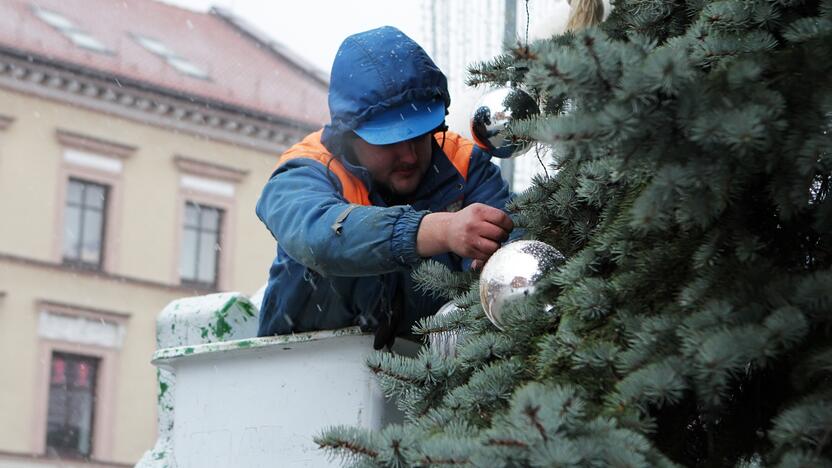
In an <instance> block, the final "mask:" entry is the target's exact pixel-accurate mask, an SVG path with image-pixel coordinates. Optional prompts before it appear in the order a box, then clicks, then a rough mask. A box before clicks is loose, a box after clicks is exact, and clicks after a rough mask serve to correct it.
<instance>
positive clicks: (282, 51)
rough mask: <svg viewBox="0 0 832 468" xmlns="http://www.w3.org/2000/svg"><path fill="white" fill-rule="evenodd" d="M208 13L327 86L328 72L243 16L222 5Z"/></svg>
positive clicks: (212, 8)
mask: <svg viewBox="0 0 832 468" xmlns="http://www.w3.org/2000/svg"><path fill="white" fill-rule="evenodd" d="M209 14H211V15H214V16H216V17H217V18H219V19H221V20H222V21H223V22H225V23H227V24H228V25H230V26H231V27H232V28H234V29H235V30H237V31H238V32H240V33H241V34H242V35H244V36H246V37H248V38H249V39H251V40H253V41H254V42H256V43H257V44H260V45H263V46H265V47H266V48H267V49H268V50H269V51H270V52H271V53H273V54H275V55H276V56H278V57H279V58H281V59H283V60H285V61H286V62H288V63H289V64H290V65H292V66H294V67H295V68H297V69H298V70H300V71H301V72H303V73H305V74H306V75H308V76H310V77H312V78H313V79H315V80H316V81H318V82H320V83H321V84H322V85H324V86H327V87H328V86H329V74H328V73H326V72H325V71H323V70H321V69H320V68H318V67H317V66H315V65H313V64H312V63H310V62H309V61H307V60H306V59H305V58H303V57H301V56H300V55H298V54H297V53H295V52H294V51H292V50H291V49H289V48H288V47H286V46H285V45H283V44H281V43H280V42H278V41H276V40H274V39H272V38H270V37H269V36H268V34H266V33H265V32H263V31H261V30H260V29H259V28H257V26H255V25H254V24H252V23H251V22H249V21H247V20H245V19H244V18H242V17H240V16H237V15H235V14H234V13H232V12H231V11H230V10H228V9H226V8H222V7H216V6H214V7H211V10H210V11H209Z"/></svg>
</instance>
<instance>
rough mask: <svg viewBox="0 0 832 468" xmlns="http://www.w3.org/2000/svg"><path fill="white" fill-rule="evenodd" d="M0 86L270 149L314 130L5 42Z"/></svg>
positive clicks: (278, 149) (0, 51) (278, 148)
mask: <svg viewBox="0 0 832 468" xmlns="http://www.w3.org/2000/svg"><path fill="white" fill-rule="evenodd" d="M0 87H2V88H6V89H10V90H13V91H18V92H22V93H26V94H31V95H34V96H38V97H43V98H47V99H53V100H57V101H61V102H65V103H68V104H71V105H76V106H79V107H83V108H87V109H91V110H94V111H99V112H103V113H107V114H111V115H116V116H119V117H124V118H127V119H131V120H135V121H139V122H141V123H145V124H149V125H154V126H158V127H162V128H164V129H167V130H171V131H178V132H184V133H189V134H193V135H197V136H200V137H204V138H208V139H211V140H216V141H222V142H226V143H231V144H235V145H241V146H245V147H249V148H253V149H257V150H261V151H265V152H268V153H272V154H274V153H278V154H279V153H281V152H283V151H284V150H285V149H286V148H287V147H288V146H289V144H290V143H292V142H294V141H297V140H299V139H301V138H302V137H303V136H305V135H306V134H307V133H308V132H310V131H313V130H317V128H316V127H315V126H312V125H310V124H306V123H300V122H294V121H291V120H288V119H284V118H281V117H279V116H275V115H269V114H264V113H261V112H257V111H255V110H252V109H247V108H242V107H237V106H233V105H230V104H227V103H223V102H218V101H212V100H210V99H207V98H202V97H198V96H193V95H188V94H184V93H180V92H177V91H174V90H170V89H166V88H161V87H156V86H153V85H151V84H148V83H144V82H138V81H135V80H132V81H131V80H130V79H127V78H123V77H117V76H113V75H107V74H105V73H103V72H98V71H96V70H91V69H87V68H84V67H80V66H78V65H73V64H67V63H62V62H58V61H55V60H51V59H48V58H45V57H39V56H36V55H33V54H26V53H22V52H21V51H17V50H12V49H7V48H3V47H0ZM9 123H10V121H9ZM7 126H8V125H7ZM2 129H3V124H2V121H1V120H0V130H2Z"/></svg>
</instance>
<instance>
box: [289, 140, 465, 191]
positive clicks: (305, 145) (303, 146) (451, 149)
mask: <svg viewBox="0 0 832 468" xmlns="http://www.w3.org/2000/svg"><path fill="white" fill-rule="evenodd" d="M322 133H323V130H318V131H317V132H315V133H311V134H309V135H307V136H306V137H305V138H304V139H303V140H302V141H301V142H300V143H297V144H296V145H294V146H292V147H291V148H289V149H288V150H286V152H285V153H283V154H282V155H281V156H280V158H278V160H277V166H275V169H277V168H278V167H280V166H282V165H283V164H285V163H286V162H287V161H291V160H292V159H298V158H304V159H311V160H313V161H317V162H319V163H321V164H323V165H324V167H326V168H327V169H328V170H329V171H330V172H332V173H333V174H334V175H335V176H336V177H338V180H339V181H340V182H341V190H342V192H343V193H342V195H343V196H344V198H345V199H346V200H347V201H348V202H350V203H353V204H356V205H366V206H369V205H372V203H370V193H369V192H368V191H367V187H366V186H365V185H364V182H362V181H361V179H359V178H358V177H356V176H355V175H354V174H353V173H351V172H350V171H348V170H347V168H345V167H344V165H343V164H342V163H341V161H340V160H339V159H338V158H336V157H335V156H333V155H332V153H330V152H329V151H328V150H327V149H326V147H325V146H324V145H323V143H321V134H322ZM444 135H445V139H444V146H442V144H443V139H442V137H443V134H442V133H437V134H435V135H434V138H435V139H436V142H437V143H438V144H439V146H440V147H441V148H442V149H443V151H444V152H445V154H446V155H447V156H448V160H450V162H451V164H453V166H454V168H456V170H457V172H459V174H460V175H461V176H462V178H463V180H468V165H469V164H470V163H471V152H472V151H474V144H473V143H472V142H470V141H468V140H466V139H465V138H462V137H461V136H459V135H457V134H456V133H453V132H445V133H444Z"/></svg>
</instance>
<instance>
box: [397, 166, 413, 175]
mask: <svg viewBox="0 0 832 468" xmlns="http://www.w3.org/2000/svg"><path fill="white" fill-rule="evenodd" d="M416 169H417V168H416V166H407V167H398V168H396V169H395V170H393V173H394V174H396V175H401V176H409V175H411V174H413V173H414V172H416Z"/></svg>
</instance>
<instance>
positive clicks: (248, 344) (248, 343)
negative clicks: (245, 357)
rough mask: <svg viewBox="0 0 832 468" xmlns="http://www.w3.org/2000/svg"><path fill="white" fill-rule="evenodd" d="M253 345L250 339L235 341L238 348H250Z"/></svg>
mask: <svg viewBox="0 0 832 468" xmlns="http://www.w3.org/2000/svg"><path fill="white" fill-rule="evenodd" d="M253 345H254V343H252V342H251V340H243V341H240V342H239V343H237V347H238V348H251V347H252V346H253Z"/></svg>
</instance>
